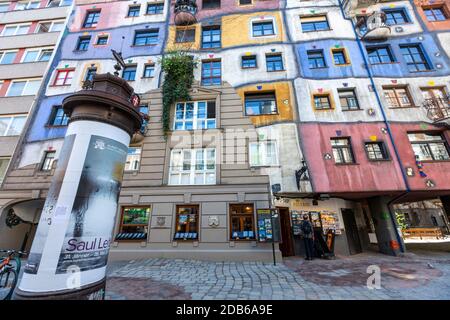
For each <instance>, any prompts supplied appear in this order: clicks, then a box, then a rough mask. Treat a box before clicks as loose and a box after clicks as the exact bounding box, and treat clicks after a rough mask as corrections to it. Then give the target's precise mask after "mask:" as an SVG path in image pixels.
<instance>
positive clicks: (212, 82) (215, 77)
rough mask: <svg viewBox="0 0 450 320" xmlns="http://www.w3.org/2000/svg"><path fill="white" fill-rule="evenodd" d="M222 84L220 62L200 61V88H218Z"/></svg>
mask: <svg viewBox="0 0 450 320" xmlns="http://www.w3.org/2000/svg"><path fill="white" fill-rule="evenodd" d="M221 83H222V65H221V62H220V60H207V61H205V60H204V61H202V86H218V85H220V84H221Z"/></svg>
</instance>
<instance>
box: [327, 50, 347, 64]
mask: <svg viewBox="0 0 450 320" xmlns="http://www.w3.org/2000/svg"><path fill="white" fill-rule="evenodd" d="M331 53H332V54H333V62H334V64H335V65H337V66H340V65H345V64H348V61H347V57H346V55H345V49H332V50H331Z"/></svg>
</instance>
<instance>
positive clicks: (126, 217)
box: [115, 207, 151, 241]
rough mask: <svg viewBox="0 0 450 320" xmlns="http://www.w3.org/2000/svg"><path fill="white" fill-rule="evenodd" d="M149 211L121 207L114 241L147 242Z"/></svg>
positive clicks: (140, 208)
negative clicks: (117, 231)
mask: <svg viewBox="0 0 450 320" xmlns="http://www.w3.org/2000/svg"><path fill="white" fill-rule="evenodd" d="M150 211H151V209H150V208H149V207H123V208H122V215H121V218H120V227H119V233H118V234H117V235H116V237H115V240H132V241H133V240H134V241H145V240H147V235H148V222H149V221H150Z"/></svg>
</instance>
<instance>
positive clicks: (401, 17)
mask: <svg viewBox="0 0 450 320" xmlns="http://www.w3.org/2000/svg"><path fill="white" fill-rule="evenodd" d="M383 12H384V13H385V14H386V24H387V25H388V26H392V25H396V24H404V23H408V22H410V20H409V17H408V15H407V14H406V11H405V9H383Z"/></svg>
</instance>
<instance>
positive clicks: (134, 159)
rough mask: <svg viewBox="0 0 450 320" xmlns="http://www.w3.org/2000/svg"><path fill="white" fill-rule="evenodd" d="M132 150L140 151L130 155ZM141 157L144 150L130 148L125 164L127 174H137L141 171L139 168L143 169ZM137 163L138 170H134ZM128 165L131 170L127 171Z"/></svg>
mask: <svg viewBox="0 0 450 320" xmlns="http://www.w3.org/2000/svg"><path fill="white" fill-rule="evenodd" d="M130 149H136V150H139V152H136V153H135V154H130V153H129V152H130ZM141 155H142V148H141V147H129V148H128V153H127V159H126V163H125V170H124V171H125V172H136V171H139V168H140V167H141ZM134 163H137V165H136V168H133V164H134ZM127 165H129V166H130V167H131V168H128V169H127Z"/></svg>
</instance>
